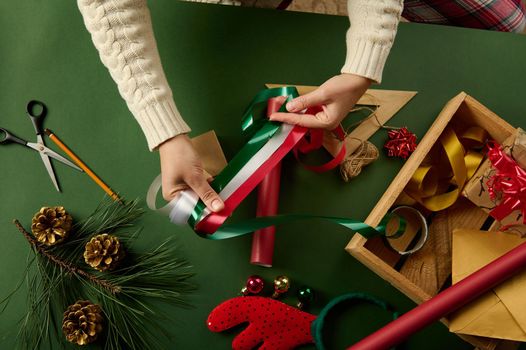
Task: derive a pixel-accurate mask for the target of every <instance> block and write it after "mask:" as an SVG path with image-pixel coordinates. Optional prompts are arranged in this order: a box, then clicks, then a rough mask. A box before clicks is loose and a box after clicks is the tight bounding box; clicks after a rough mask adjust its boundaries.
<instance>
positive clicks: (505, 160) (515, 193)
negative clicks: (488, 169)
mask: <svg viewBox="0 0 526 350" xmlns="http://www.w3.org/2000/svg"><path fill="white" fill-rule="evenodd" d="M488 149H489V150H488V159H489V160H490V162H491V165H492V166H493V168H494V169H495V174H493V175H492V176H491V177H490V178H489V180H488V181H487V182H486V184H487V186H488V192H489V195H490V198H491V200H495V199H498V198H499V197H500V202H499V204H498V205H497V206H496V207H495V208H494V209H492V210H491V212H490V215H491V216H492V217H494V218H495V219H496V220H499V221H500V220H502V219H504V218H505V217H506V216H508V215H510V214H511V213H512V212H514V211H515V210H520V211H521V213H522V218H523V223H524V224H526V171H525V170H524V169H522V168H521V167H520V166H519V165H518V164H517V162H516V161H515V160H514V159H513V158H512V157H510V156H509V155H507V154H506V153H504V151H503V150H502V147H501V146H500V145H499V144H497V143H496V142H490V143H488Z"/></svg>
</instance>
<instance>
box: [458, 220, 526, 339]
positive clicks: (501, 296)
mask: <svg viewBox="0 0 526 350" xmlns="http://www.w3.org/2000/svg"><path fill="white" fill-rule="evenodd" d="M525 239H526V238H521V237H519V236H518V235H516V234H512V233H503V232H493V231H489V232H488V231H479V230H467V229H456V230H454V231H453V268H452V275H451V277H452V283H453V284H455V283H457V282H459V281H461V280H462V279H463V278H465V277H467V276H468V275H470V274H471V273H473V272H475V271H477V270H478V269H479V268H481V267H483V266H484V265H486V264H488V263H489V262H491V261H493V260H495V259H496V258H498V257H500V256H502V255H503V254H505V253H507V252H508V251H510V250H512V249H513V248H515V247H516V246H518V245H519V244H521V243H523V242H524V241H525ZM525 295H526V272H522V273H520V274H519V275H516V276H515V277H513V278H511V279H510V280H508V281H506V282H504V283H502V284H500V285H499V286H497V287H495V288H493V290H492V291H491V292H488V293H486V294H484V295H483V296H481V297H480V298H478V299H476V300H475V301H474V302H472V303H470V304H468V305H467V306H465V307H463V308H462V309H460V310H459V311H457V312H455V313H454V314H452V315H450V317H449V321H450V322H449V330H450V331H451V332H455V333H460V334H471V335H478V336H484V337H491V338H500V339H510V340H517V341H526V312H524V310H526V298H525V297H524V296H525Z"/></svg>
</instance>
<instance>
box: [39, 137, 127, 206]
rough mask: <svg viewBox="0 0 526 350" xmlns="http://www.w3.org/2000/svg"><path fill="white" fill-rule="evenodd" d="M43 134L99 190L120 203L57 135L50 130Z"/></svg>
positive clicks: (111, 191)
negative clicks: (86, 175)
mask: <svg viewBox="0 0 526 350" xmlns="http://www.w3.org/2000/svg"><path fill="white" fill-rule="evenodd" d="M44 132H45V133H46V135H47V136H49V138H50V139H51V141H53V142H54V143H55V144H56V145H57V146H58V147H59V148H60V149H61V150H63V151H64V152H65V153H66V154H67V155H68V156H69V157H70V158H71V160H73V161H74V162H75V164H77V165H78V166H79V167H80V168H81V169H82V170H84V172H85V173H86V174H88V176H89V177H90V178H91V179H92V180H93V181H94V182H95V183H96V184H97V185H99V187H100V188H102V189H103V190H104V192H106V193H107V194H108V196H110V197H111V198H112V199H113V200H115V201H119V202H121V203H122V200H121V198H120V197H119V196H118V195H117V194H116V193H115V192H114V191H113V190H112V189H111V188H110V187H109V186H108V185H106V184H105V183H104V181H102V179H101V178H100V177H98V176H97V174H95V173H94V172H93V171H92V170H91V169H90V168H89V167H88V166H87V165H86V164H85V163H84V162H83V161H82V160H81V159H80V158H79V157H77V155H76V154H75V153H73V151H72V150H71V149H69V147H68V146H66V145H65V144H64V142H62V141H61V140H60V139H59V138H58V137H57V135H55V134H54V133H53V132H52V131H51V130H49V129H45V130H44Z"/></svg>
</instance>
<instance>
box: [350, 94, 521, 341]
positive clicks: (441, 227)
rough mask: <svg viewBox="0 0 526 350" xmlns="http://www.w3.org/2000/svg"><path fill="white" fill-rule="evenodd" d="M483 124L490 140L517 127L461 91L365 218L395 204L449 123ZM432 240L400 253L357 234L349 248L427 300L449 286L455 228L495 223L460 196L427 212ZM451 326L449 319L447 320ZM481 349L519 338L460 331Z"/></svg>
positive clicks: (375, 219) (372, 219)
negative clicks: (498, 337)
mask: <svg viewBox="0 0 526 350" xmlns="http://www.w3.org/2000/svg"><path fill="white" fill-rule="evenodd" d="M448 125H451V126H452V127H453V128H455V126H457V127H459V126H462V125H464V126H473V125H479V126H481V127H483V128H484V129H486V130H487V131H488V133H489V135H490V137H491V138H493V139H495V140H496V141H498V142H503V141H504V140H505V139H506V138H507V137H509V136H510V135H511V134H512V133H514V132H515V128H514V127H513V126H511V125H510V124H508V123H507V122H506V121H504V120H503V119H501V118H500V117H499V116H497V115H496V114H495V113H493V112H491V111H490V110H489V109H487V108H486V107H484V106H483V105H482V104H481V103H479V102H478V101H476V100H475V99H474V98H473V97H471V96H469V95H467V94H466V93H464V92H462V93H460V94H458V95H457V96H456V97H454V98H453V99H452V100H450V101H449V102H448V103H447V104H446V105H445V107H444V109H443V110H442V111H441V112H440V114H439V115H438V117H437V119H436V121H435V122H434V123H433V125H432V126H431V127H430V129H429V131H428V132H427V133H426V134H425V136H424V137H423V138H422V139H421V141H420V143H419V145H418V147H417V149H416V150H415V152H414V153H413V154H412V155H411V157H410V158H409V159H408V160H407V161H406V163H405V164H404V166H403V167H402V169H401V170H400V172H399V173H398V175H397V176H396V177H395V179H394V180H393V181H392V182H391V184H390V185H389V187H388V188H387V190H386V192H385V193H384V195H383V196H382V197H381V199H380V200H379V201H378V204H377V205H376V206H375V207H374V209H373V210H372V211H371V213H370V214H369V216H368V217H367V219H366V220H365V222H366V223H367V224H369V225H371V226H377V225H378V224H379V223H380V220H381V219H382V218H383V217H384V216H385V215H386V213H387V212H388V211H389V210H390V209H391V207H392V206H393V205H394V203H395V201H396V200H397V199H398V197H399V196H400V195H401V193H402V191H403V190H404V188H405V187H406V185H407V184H408V182H409V180H410V178H411V176H412V175H413V173H414V172H415V171H416V169H417V168H418V167H419V165H420V164H421V163H422V161H423V160H424V158H425V157H426V155H427V154H428V152H430V150H431V148H432V146H433V145H434V144H435V143H436V142H437V140H438V138H439V137H440V135H441V133H442V132H443V131H444V129H445V128H446V126H448ZM428 223H429V239H428V241H427V243H426V244H425V245H424V247H423V248H422V249H421V250H419V251H418V252H416V253H414V254H412V255H409V256H401V255H399V254H398V253H396V252H395V251H394V250H392V249H390V248H388V247H387V246H386V244H385V243H384V242H383V241H382V239H381V238H374V239H366V238H365V237H363V236H361V235H354V237H353V238H352V240H351V241H350V242H349V244H348V245H347V247H346V250H347V251H348V252H349V253H351V254H352V255H353V256H354V257H355V258H357V259H358V260H359V261H361V262H362V263H363V264H365V265H366V266H367V267H368V268H370V269H371V270H373V271H374V272H375V273H377V274H378V275H379V276H381V277H382V278H383V279H385V280H386V281H388V282H389V283H391V284H392V285H393V286H395V287H396V288H397V289H399V290H400V291H401V292H403V293H404V294H405V295H407V296H408V297H409V298H411V299H412V300H413V301H415V302H416V303H422V302H424V301H426V300H428V299H430V298H431V297H432V296H434V295H436V294H437V293H438V292H439V291H440V290H441V289H443V288H445V287H447V286H449V285H450V283H451V282H450V275H451V232H452V229H453V228H456V227H459V228H472V229H489V228H490V226H491V228H495V227H494V226H495V225H496V223H492V222H491V219H488V214H487V213H485V212H484V211H483V210H481V209H480V208H478V207H476V206H475V205H474V204H472V203H471V202H470V201H468V200H467V199H466V198H463V197H460V198H459V199H458V200H457V202H456V203H455V204H454V205H453V206H451V207H450V208H448V209H445V210H443V211H439V212H436V213H433V214H431V215H430V216H428ZM443 322H444V323H446V324H447V320H443ZM460 336H461V337H462V338H463V339H464V340H466V341H469V342H470V343H472V344H473V345H475V346H476V347H478V348H480V349H487V350H493V349H512V348H514V347H515V345H516V344H517V343H516V342H511V341H505V340H498V339H490V338H483V337H476V336H466V335H460Z"/></svg>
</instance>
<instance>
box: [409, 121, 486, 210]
mask: <svg viewBox="0 0 526 350" xmlns="http://www.w3.org/2000/svg"><path fill="white" fill-rule="evenodd" d="M487 136H488V133H487V131H486V130H484V129H483V128H481V127H479V126H473V127H470V128H469V129H467V130H466V131H464V132H463V133H462V134H461V135H460V137H459V136H457V134H456V133H455V131H454V130H453V129H452V128H451V127H447V128H446V129H445V130H444V132H443V133H442V135H440V138H439V142H440V145H441V148H442V150H443V151H444V153H445V157H444V156H443V154H444V153H443V154H440V153H438V154H437V155H434V156H433V157H430V156H429V155H428V159H427V161H428V162H427V163H426V164H424V165H421V166H420V167H419V168H418V169H417V170H416V171H415V173H414V174H413V176H412V177H411V180H409V183H408V184H407V187H406V189H405V194H406V195H407V196H409V197H410V198H412V199H413V200H414V201H416V202H418V203H420V204H421V205H423V206H424V207H425V208H427V209H428V210H431V211H439V210H443V209H446V208H448V207H450V206H451V205H453V203H455V202H456V200H457V198H458V197H459V196H460V193H461V191H462V188H463V187H464V185H465V184H466V182H467V181H468V180H469V179H470V178H471V177H472V176H473V174H475V171H476V170H477V168H478V167H479V165H480V163H482V159H483V155H482V153H481V152H480V151H477V149H481V148H482V147H483V146H484V143H485V141H486V139H487ZM466 149H467V150H466ZM431 158H433V159H431ZM446 159H447V160H446ZM449 169H451V170H450V171H449Z"/></svg>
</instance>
